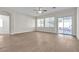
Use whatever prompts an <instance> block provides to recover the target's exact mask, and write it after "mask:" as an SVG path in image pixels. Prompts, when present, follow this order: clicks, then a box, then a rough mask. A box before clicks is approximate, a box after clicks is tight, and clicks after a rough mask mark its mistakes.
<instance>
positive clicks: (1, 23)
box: [0, 19, 3, 27]
mask: <svg viewBox="0 0 79 59" xmlns="http://www.w3.org/2000/svg"><path fill="white" fill-rule="evenodd" d="M0 27H3V20H2V19H0Z"/></svg>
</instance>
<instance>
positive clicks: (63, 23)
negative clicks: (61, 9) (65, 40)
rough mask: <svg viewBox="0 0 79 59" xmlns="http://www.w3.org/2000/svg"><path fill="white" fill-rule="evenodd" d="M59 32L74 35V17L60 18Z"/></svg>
mask: <svg viewBox="0 0 79 59" xmlns="http://www.w3.org/2000/svg"><path fill="white" fill-rule="evenodd" d="M58 33H60V34H68V35H72V17H71V16H68V17H59V18H58Z"/></svg>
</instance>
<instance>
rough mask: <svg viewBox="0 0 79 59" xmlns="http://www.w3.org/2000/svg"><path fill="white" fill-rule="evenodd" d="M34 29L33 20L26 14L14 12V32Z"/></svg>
mask: <svg viewBox="0 0 79 59" xmlns="http://www.w3.org/2000/svg"><path fill="white" fill-rule="evenodd" d="M34 29H35V20H34V19H33V18H31V17H27V16H26V15H22V14H19V13H16V14H15V19H14V33H22V32H31V31H34Z"/></svg>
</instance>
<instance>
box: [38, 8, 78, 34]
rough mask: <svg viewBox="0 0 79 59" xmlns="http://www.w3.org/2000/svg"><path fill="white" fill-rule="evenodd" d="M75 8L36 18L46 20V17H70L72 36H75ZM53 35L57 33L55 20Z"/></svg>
mask: <svg viewBox="0 0 79 59" xmlns="http://www.w3.org/2000/svg"><path fill="white" fill-rule="evenodd" d="M76 11H77V10H76V8H70V9H66V10H61V11H57V12H53V13H49V14H47V15H43V16H39V17H38V18H46V17H61V16H72V18H73V19H72V20H73V21H72V23H73V28H72V31H73V35H76ZM52 32H53V33H57V19H56V20H55V28H54V29H53V31H52Z"/></svg>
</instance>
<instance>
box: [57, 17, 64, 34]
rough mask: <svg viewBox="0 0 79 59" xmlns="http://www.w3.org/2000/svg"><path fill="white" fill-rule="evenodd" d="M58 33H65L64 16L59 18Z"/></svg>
mask: <svg viewBox="0 0 79 59" xmlns="http://www.w3.org/2000/svg"><path fill="white" fill-rule="evenodd" d="M58 33H63V18H58Z"/></svg>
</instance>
